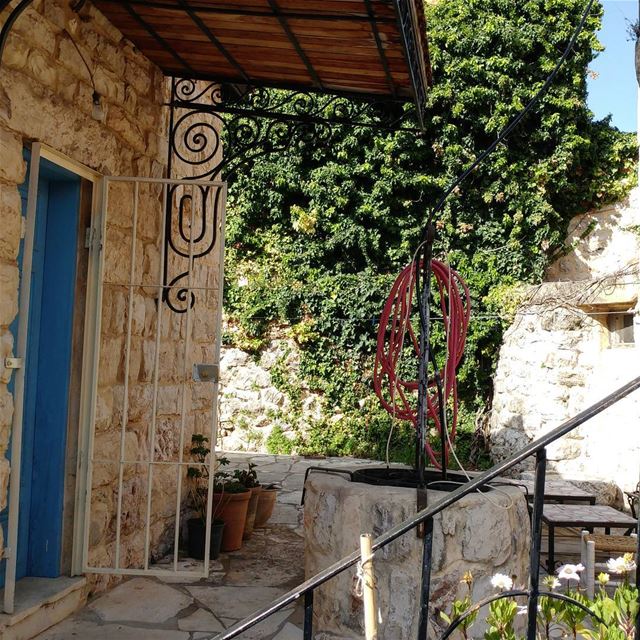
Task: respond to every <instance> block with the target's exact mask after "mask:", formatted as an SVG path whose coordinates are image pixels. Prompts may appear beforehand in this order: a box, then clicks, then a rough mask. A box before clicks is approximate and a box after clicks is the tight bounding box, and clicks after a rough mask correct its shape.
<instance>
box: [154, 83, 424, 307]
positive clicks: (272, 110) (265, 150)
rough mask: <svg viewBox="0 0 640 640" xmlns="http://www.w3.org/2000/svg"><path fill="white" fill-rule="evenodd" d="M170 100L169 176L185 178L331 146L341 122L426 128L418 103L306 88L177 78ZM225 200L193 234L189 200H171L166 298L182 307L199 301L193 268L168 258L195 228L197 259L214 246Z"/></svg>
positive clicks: (217, 176) (215, 175)
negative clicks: (212, 232)
mask: <svg viewBox="0 0 640 640" xmlns="http://www.w3.org/2000/svg"><path fill="white" fill-rule="evenodd" d="M169 106H170V108H171V116H170V124H169V127H170V130H169V158H168V167H169V177H171V178H180V179H191V180H211V181H221V180H222V179H224V180H226V181H230V180H232V179H233V176H234V174H235V173H236V172H237V171H238V169H239V168H240V167H242V166H243V165H245V164H247V163H249V162H250V161H252V160H255V159H256V158H259V157H261V156H265V155H268V154H271V153H275V152H283V151H286V150H287V149H289V148H291V147H292V145H296V144H300V143H302V142H305V143H308V142H314V143H316V144H318V145H324V146H326V145H330V144H331V142H332V139H333V137H334V135H335V134H336V132H337V131H338V130H339V127H343V126H360V127H368V128H374V129H381V130H406V131H410V132H412V133H416V134H418V133H419V132H420V129H419V127H418V120H417V114H416V108H415V106H414V105H412V104H408V103H403V102H400V101H394V100H389V99H380V100H372V99H371V98H366V99H364V98H362V97H360V98H358V97H357V96H344V95H327V94H322V93H316V92H313V91H308V90H284V89H266V88H264V87H251V86H247V85H220V84H217V83H213V82H203V81H198V80H192V79H185V78H176V79H174V80H173V82H172V90H171V102H170V103H169ZM223 148H224V153H223ZM204 201H205V200H204V199H203V202H204ZM219 202H220V201H219V198H218V197H216V200H215V207H216V210H215V211H213V212H211V211H207V210H206V207H205V208H203V209H202V211H199V212H197V213H198V216H200V218H199V219H198V221H197V223H194V226H195V227H196V229H194V230H191V229H189V230H188V237H187V226H188V225H187V224H186V221H185V216H184V212H183V207H184V203H183V202H182V201H181V200H179V199H178V200H176V198H175V197H171V198H169V199H168V202H167V207H168V210H167V227H166V240H165V269H164V272H165V281H164V284H165V287H166V289H165V301H166V302H167V304H168V305H169V307H170V308H171V309H172V310H173V311H176V312H178V313H184V312H185V311H186V310H187V308H188V307H189V305H191V306H193V305H194V304H195V298H194V296H193V294H189V292H188V286H186V284H185V286H184V287H182V286H178V287H177V286H176V285H179V284H181V283H185V282H186V281H187V280H188V275H189V271H188V270H187V271H183V272H181V273H180V274H178V275H176V276H175V277H170V274H169V269H168V266H167V265H168V262H169V259H170V256H171V254H172V253H173V254H177V255H178V256H181V257H183V258H187V257H188V256H187V255H185V253H184V243H185V242H187V239H188V238H191V234H195V235H193V240H192V244H193V247H194V252H193V255H192V262H193V261H195V260H197V259H198V258H201V257H203V256H205V255H207V254H208V253H210V252H211V251H212V250H213V247H214V244H215V237H214V239H213V242H212V243H211V242H209V243H207V242H205V238H204V237H203V232H204V230H205V229H206V227H207V225H208V224H211V223H212V222H213V224H214V225H217V221H218V220H219V211H218V207H219ZM191 204H192V205H193V202H192V203H191ZM176 220H177V224H176ZM176 237H177V238H178V240H177V241H176ZM180 243H182V245H180ZM201 245H202V246H201ZM178 246H182V249H181V250H180V249H179V248H178Z"/></svg>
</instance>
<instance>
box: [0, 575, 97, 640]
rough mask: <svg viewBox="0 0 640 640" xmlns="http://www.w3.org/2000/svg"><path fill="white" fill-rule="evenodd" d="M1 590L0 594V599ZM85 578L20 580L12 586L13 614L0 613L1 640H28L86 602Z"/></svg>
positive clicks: (1, 595) (0, 595)
mask: <svg viewBox="0 0 640 640" xmlns="http://www.w3.org/2000/svg"><path fill="white" fill-rule="evenodd" d="M3 591H4V590H2V591H0V600H1V599H2V597H3V595H4V593H3ZM87 591H88V589H87V579H86V578H84V577H76V578H69V577H66V576H62V577H60V578H22V579H21V580H18V582H17V583H16V593H15V611H14V612H13V613H12V614H0V638H2V640H30V639H31V638H33V637H35V636H37V635H38V634H39V633H41V632H42V631H45V630H46V629H48V628H49V627H51V626H53V625H54V624H57V623H58V622H60V621H62V620H64V619H65V618H66V617H67V616H69V615H71V614H72V613H74V612H75V611H76V610H77V609H79V608H81V607H83V606H84V605H85V604H86V602H87Z"/></svg>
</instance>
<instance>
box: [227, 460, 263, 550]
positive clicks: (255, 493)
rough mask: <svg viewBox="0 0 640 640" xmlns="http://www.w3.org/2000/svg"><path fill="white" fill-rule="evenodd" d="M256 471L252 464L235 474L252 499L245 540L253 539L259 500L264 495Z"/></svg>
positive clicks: (244, 533)
mask: <svg viewBox="0 0 640 640" xmlns="http://www.w3.org/2000/svg"><path fill="white" fill-rule="evenodd" d="M255 469H256V465H255V464H253V463H251V462H250V463H249V465H248V469H236V470H235V471H234V472H233V477H234V478H235V479H236V480H237V481H238V482H239V483H240V484H242V485H244V486H245V487H247V489H249V491H251V498H250V499H249V507H248V509H247V520H246V522H245V525H244V531H243V533H242V539H243V540H248V539H249V538H251V534H252V533H253V525H254V522H255V519H256V511H257V509H258V499H259V497H260V494H261V493H262V486H261V485H260V483H259V482H258V474H257V473H256V470H255Z"/></svg>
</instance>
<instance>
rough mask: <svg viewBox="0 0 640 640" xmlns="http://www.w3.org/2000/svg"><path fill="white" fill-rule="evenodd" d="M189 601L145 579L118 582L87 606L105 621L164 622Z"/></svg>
mask: <svg viewBox="0 0 640 640" xmlns="http://www.w3.org/2000/svg"><path fill="white" fill-rule="evenodd" d="M192 602H193V600H192V598H190V597H189V596H187V595H185V594H184V593H182V592H180V591H178V590H177V589H172V588H171V587H170V586H169V585H165V584H160V583H159V582H156V581H155V580H150V579H148V578H134V579H133V580H128V581H127V582H124V583H123V584H120V585H118V586H117V587H115V588H113V589H112V590H111V591H109V592H108V593H106V594H105V595H104V596H102V597H101V598H98V599H97V600H96V601H95V602H92V603H91V604H90V605H89V607H88V608H89V609H90V610H91V611H93V612H94V613H95V614H96V615H97V616H98V617H99V618H100V619H101V620H103V621H105V622H117V621H120V622H124V621H126V622H145V623H148V624H154V623H161V622H166V621H167V620H169V619H171V618H173V617H175V616H177V615H178V613H179V612H180V611H182V609H185V608H186V607H188V606H189V605H190V604H191V603H192Z"/></svg>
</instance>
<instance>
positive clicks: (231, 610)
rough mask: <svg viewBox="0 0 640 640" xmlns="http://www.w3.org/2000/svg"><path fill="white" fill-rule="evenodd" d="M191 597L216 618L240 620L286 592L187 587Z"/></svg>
mask: <svg viewBox="0 0 640 640" xmlns="http://www.w3.org/2000/svg"><path fill="white" fill-rule="evenodd" d="M187 590H188V591H189V593H191V595H192V596H193V597H194V598H195V599H196V600H198V601H199V602H201V603H202V604H203V605H204V606H205V607H207V608H208V609H209V610H210V611H212V612H213V613H214V614H215V615H216V616H224V617H227V618H236V619H238V620H240V619H241V618H244V617H246V616H248V615H250V614H251V613H253V612H254V611H255V610H256V609H260V608H261V607H264V606H265V605H267V604H269V603H270V602H271V601H272V600H274V599H275V598H277V597H278V596H279V595H282V594H283V593H285V592H286V589H280V588H276V587H257V586H243V587H201V586H197V587H192V586H189V587H187Z"/></svg>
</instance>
